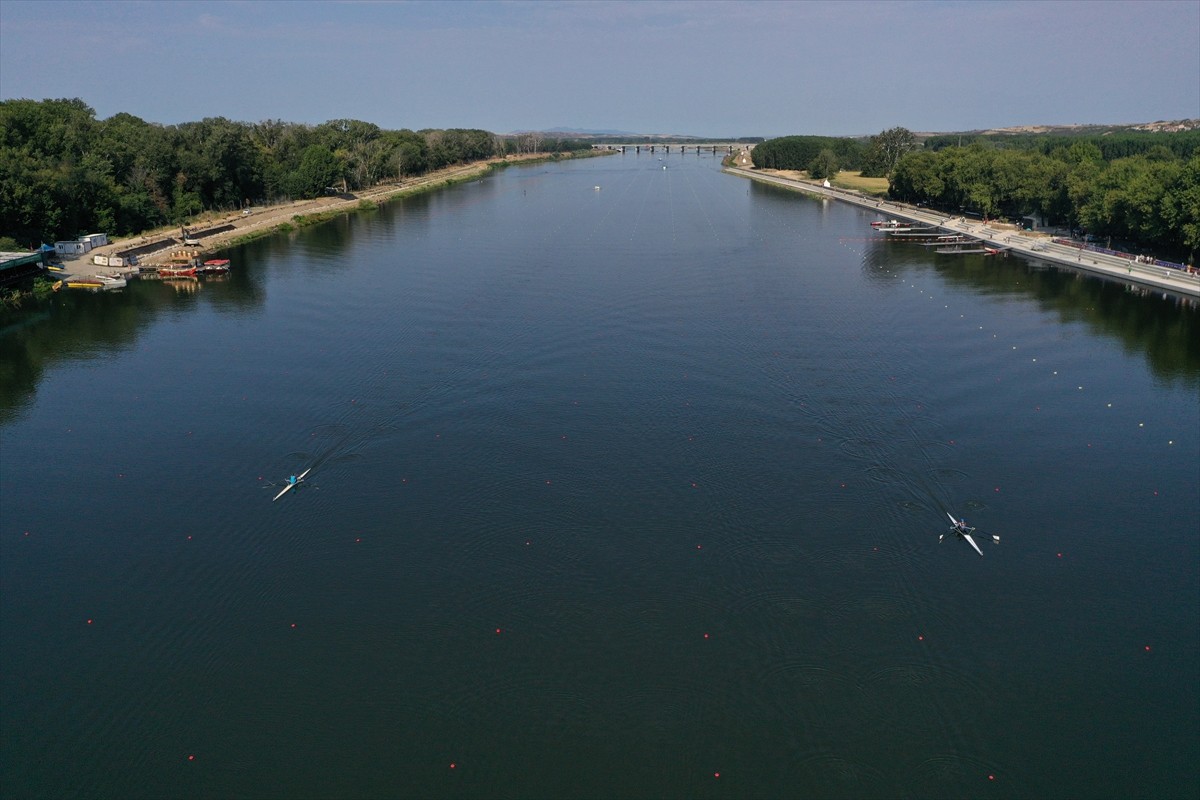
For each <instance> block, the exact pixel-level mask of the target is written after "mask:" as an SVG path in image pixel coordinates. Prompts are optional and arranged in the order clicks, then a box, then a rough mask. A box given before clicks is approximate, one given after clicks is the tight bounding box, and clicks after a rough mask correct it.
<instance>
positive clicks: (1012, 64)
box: [0, 0, 1200, 136]
mask: <svg viewBox="0 0 1200 800" xmlns="http://www.w3.org/2000/svg"><path fill="white" fill-rule="evenodd" d="M0 97H2V98H4V99H9V98H15V97H27V98H33V99H42V98H47V97H80V98H82V99H83V100H84V101H85V102H87V103H88V104H89V105H90V106H92V107H93V108H94V109H96V113H97V116H98V117H100V118H106V117H109V116H112V115H113V114H115V113H118V112H121V111H125V112H129V113H131V114H135V115H137V116H139V117H142V118H143V119H146V120H148V121H151V122H161V123H177V122H185V121H189V120H198V119H202V118H203V117H209V116H223V117H228V118H230V119H235V120H242V121H251V122H253V121H259V120H263V119H275V118H278V119H283V120H287V121H290V122H306V123H320V122H324V121H326V120H329V119H336V118H341V117H351V118H356V119H362V120H366V121H369V122H374V123H376V124H378V125H380V126H382V127H384V128H413V129H419V128H439V127H471V128H485V129H487V130H490V131H494V132H497V133H506V132H510V131H515V130H529V129H547V128H551V127H559V126H568V127H574V128H589V129H618V130H624V131H634V132H639V133H682V134H694V135H701V136H732V135H737V136H755V135H758V136H777V135H783V134H790V133H807V134H831V135H842V134H865V133H877V132H878V131H880V130H882V129H884V128H889V127H893V126H896V125H903V126H905V127H907V128H910V129H912V130H915V131H956V130H970V129H976V128H988V127H1000V126H1010V125H1026V124H1039V123H1043V124H1064V123H1122V122H1145V121H1152V120H1158V119H1180V118H1185V117H1193V118H1194V117H1200V0H1171V1H1168V2H1160V1H1158V0H1140V1H1139V2H1086V1H1085V0H1076V1H1075V2H1056V1H1053V0H1046V1H1043V2H981V1H979V0H971V1H970V2H874V1H868V0H861V1H859V2H855V1H854V0H843V1H842V2H816V1H814V2H692V1H690V0H676V2H648V1H647V2H616V1H614V2H583V1H580V2H565V3H564V2H483V3H476V2H466V1H465V0H458V1H457V2H411V3H390V2H315V1H314V2H282V1H280V0H276V1H274V2H271V1H268V0H260V1H259V2H116V0H110V1H109V2H86V3H85V2H47V1H46V0H40V1H38V2H26V1H25V0H0Z"/></svg>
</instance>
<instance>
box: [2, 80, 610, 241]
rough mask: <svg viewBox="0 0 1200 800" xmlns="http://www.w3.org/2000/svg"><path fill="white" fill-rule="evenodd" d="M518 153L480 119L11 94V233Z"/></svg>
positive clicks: (391, 176) (563, 145) (189, 209)
mask: <svg viewBox="0 0 1200 800" xmlns="http://www.w3.org/2000/svg"><path fill="white" fill-rule="evenodd" d="M533 144H536V145H538V147H546V148H551V150H550V151H549V152H572V151H576V150H582V149H586V148H588V147H589V145H588V144H587V143H585V142H579V141H575V140H570V139H548V140H545V141H542V140H541V139H540V138H539V139H538V140H537V141H536V142H533ZM509 152H517V148H516V143H515V138H513V137H508V138H506V137H499V136H496V135H494V134H492V133H489V132H488V131H484V130H479V129H459V128H453V129H449V130H425V131H420V132H414V131H411V130H407V129H405V130H398V131H389V130H382V129H381V128H379V126H377V125H374V124H372V123H369V122H363V121H361V120H353V119H338V120H330V121H329V122H326V123H323V124H321V125H317V126H309V125H301V124H296V123H289V122H284V121H282V120H264V121H262V122H256V123H244V122H234V121H231V120H228V119H225V118H223V117H215V118H207V119H203V120H200V121H198V122H187V123H183V124H181V125H169V126H164V125H158V124H154V123H149V122H146V121H144V120H142V119H139V118H138V117H135V116H133V115H132V114H124V113H121V114H116V115H114V116H112V117H111V118H109V119H106V120H97V119H96V115H95V111H94V110H93V109H91V108H90V107H88V106H87V104H85V103H84V102H83V101H82V100H79V99H73V100H42V101H35V100H5V101H0V232H3V233H4V234H5V235H8V236H11V237H13V238H15V239H16V240H17V241H47V242H51V241H55V240H57V239H66V238H73V237H75V236H77V235H79V234H84V233H93V232H97V231H104V232H107V233H109V234H111V235H114V236H122V235H129V234H134V233H138V232H141V231H144V230H147V229H150V228H154V227H158V226H161V225H164V224H167V223H180V222H182V221H184V220H188V219H191V218H193V217H195V216H196V215H198V214H200V213H202V212H204V211H208V210H220V209H234V208H242V207H244V206H246V205H248V204H249V203H252V202H277V201H281V200H286V199H293V198H302V197H316V196H318V195H319V194H321V193H322V192H324V191H325V190H326V187H330V186H337V187H339V189H340V188H341V187H343V186H344V187H345V188H346V189H348V190H351V191H353V190H355V189H359V188H365V187H369V186H372V185H375V184H377V183H379V182H381V181H385V180H397V179H403V178H406V177H410V176H416V175H421V174H424V173H426V172H428V171H430V170H434V169H439V168H441V167H446V166H451V165H454V164H460V163H465V162H469V161H476V160H482V159H487V158H491V157H493V156H496V155H503V154H505V153H509ZM523 152H525V151H523ZM343 182H344V183H343Z"/></svg>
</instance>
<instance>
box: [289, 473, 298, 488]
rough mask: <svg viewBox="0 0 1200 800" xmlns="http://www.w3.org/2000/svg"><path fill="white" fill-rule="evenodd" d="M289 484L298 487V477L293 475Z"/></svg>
mask: <svg viewBox="0 0 1200 800" xmlns="http://www.w3.org/2000/svg"><path fill="white" fill-rule="evenodd" d="M288 483H290V484H291V485H292V486H295V485H296V476H295V475H293V476H292V477H290V478H288Z"/></svg>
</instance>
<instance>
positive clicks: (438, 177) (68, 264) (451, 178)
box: [63, 150, 606, 277]
mask: <svg viewBox="0 0 1200 800" xmlns="http://www.w3.org/2000/svg"><path fill="white" fill-rule="evenodd" d="M599 155H606V153H604V152H602V151H592V150H586V151H581V152H580V153H579V154H575V153H566V154H555V153H528V154H523V155H514V156H507V157H504V158H491V159H487V160H486V161H475V162H472V163H470V164H462V165H458V166H454V167H447V168H446V169H441V170H437V171H436V172H430V173H427V174H425V175H420V176H417V177H413V178H407V179H405V180H402V181H395V182H390V183H383V184H378V185H376V186H372V187H370V188H367V189H361V190H358V191H354V192H347V193H345V194H338V195H330V196H327V197H318V198H314V199H312V200H296V201H294V202H288V203H280V204H278V205H272V206H256V207H254V208H250V209H246V210H245V211H230V212H224V213H206V214H204V215H202V216H200V217H198V218H196V219H195V220H194V221H193V222H192V223H191V224H190V225H188V231H189V237H188V238H189V240H195V241H197V242H199V244H198V245H192V246H188V245H185V244H184V241H183V239H184V237H183V231H182V230H181V229H180V228H179V227H178V226H171V227H169V228H159V229H157V230H154V231H147V232H144V233H141V234H138V235H137V236H131V237H128V238H124V239H119V240H114V241H112V242H110V243H109V244H107V245H103V246H101V247H98V248H94V249H93V250H92V251H91V252H89V253H88V254H87V255H84V256H80V257H78V258H75V259H68V260H66V261H64V264H63V266H64V267H65V269H66V274H67V275H72V276H75V277H81V276H85V275H89V274H93V273H95V272H104V271H107V268H106V267H102V266H97V265H96V264H94V263H93V261H92V257H93V256H96V255H101V256H118V255H121V254H122V253H125V252H128V251H130V250H136V251H138V252H137V258H138V263H139V265H141V266H157V265H160V264H163V263H165V262H166V261H167V259H168V258H169V257H170V255H171V253H172V252H175V251H177V250H180V249H188V250H189V251H198V252H199V253H200V255H201V257H205V256H208V255H210V254H211V253H212V252H214V251H216V250H218V249H220V248H223V247H231V246H234V245H238V244H242V243H244V242H248V241H251V240H253V239H258V238H261V237H263V236H270V235H271V234H274V233H285V232H287V231H289V230H292V229H294V228H299V227H305V226H307V225H312V224H315V223H319V222H323V221H325V220H327V219H332V218H333V217H336V216H339V215H341V214H346V213H350V212H352V211H356V210H369V209H371V208H374V207H376V206H378V205H380V204H382V203H387V202H389V201H391V200H395V199H397V198H400V197H406V196H408V195H412V194H417V193H419V192H427V191H430V190H432V189H437V188H441V187H443V186H449V185H452V184H455V183H462V182H464V181H469V180H473V179H475V178H479V177H481V176H483V175H485V174H487V173H488V172H490V171H491V170H493V169H498V168H500V167H503V166H505V165H508V164H533V163H537V162H539V161H555V160H560V159H570V158H591V157H594V156H599Z"/></svg>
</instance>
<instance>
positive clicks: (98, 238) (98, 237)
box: [79, 233, 108, 247]
mask: <svg viewBox="0 0 1200 800" xmlns="http://www.w3.org/2000/svg"><path fill="white" fill-rule="evenodd" d="M79 241H81V242H87V243H88V247H100V246H101V245H106V244H108V234H107V233H89V234H88V235H87V236H80V237H79Z"/></svg>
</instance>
